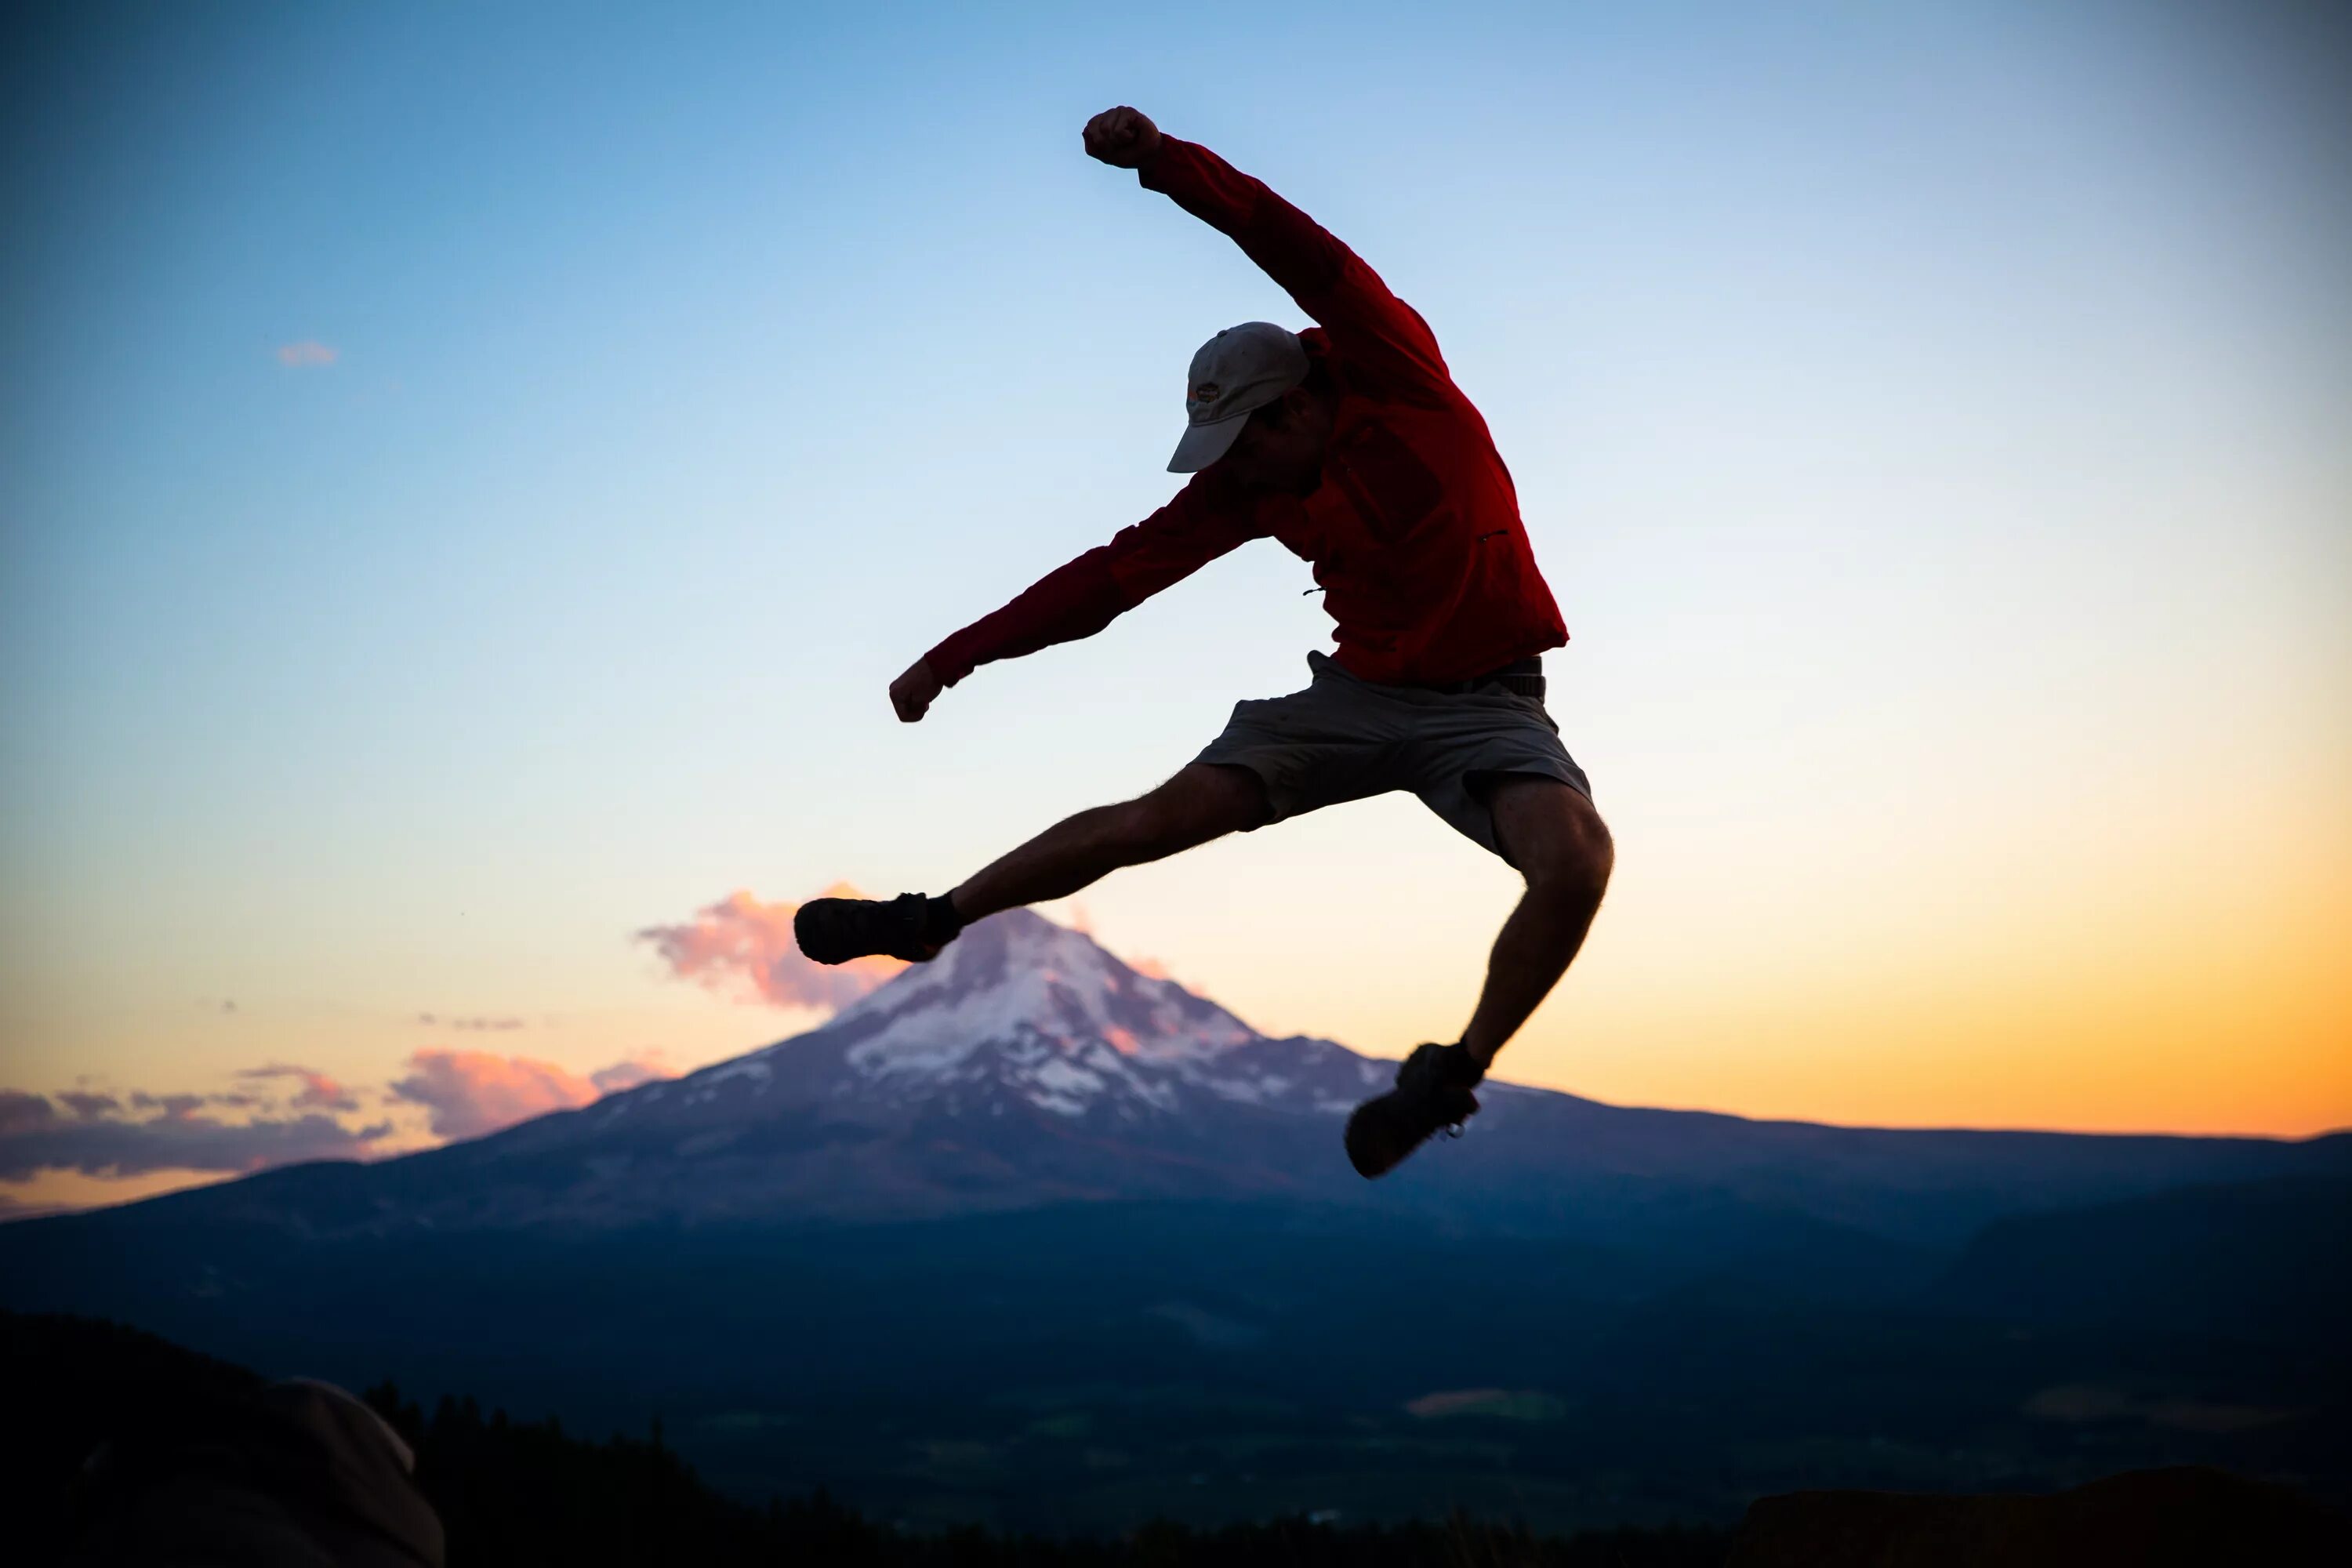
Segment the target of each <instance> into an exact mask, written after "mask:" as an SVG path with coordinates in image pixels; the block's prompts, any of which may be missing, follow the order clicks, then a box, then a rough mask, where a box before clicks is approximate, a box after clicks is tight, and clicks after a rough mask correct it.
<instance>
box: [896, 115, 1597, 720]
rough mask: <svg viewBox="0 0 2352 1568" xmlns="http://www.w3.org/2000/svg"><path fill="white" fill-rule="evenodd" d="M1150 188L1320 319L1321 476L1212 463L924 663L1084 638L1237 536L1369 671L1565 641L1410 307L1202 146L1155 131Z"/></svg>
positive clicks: (1502, 471) (1475, 427) (1427, 676)
mask: <svg viewBox="0 0 2352 1568" xmlns="http://www.w3.org/2000/svg"><path fill="white" fill-rule="evenodd" d="M1139 179H1140V180H1141V182H1142V184H1143V186H1144V188H1145V189H1147V190H1159V191H1164V192H1166V193H1167V194H1168V195H1170V196H1171V197H1172V198H1174V200H1175V202H1176V204H1177V205H1179V206H1181V207H1182V208H1183V209H1184V210H1185V211H1187V212H1189V213H1191V214H1192V215H1193V216H1195V217H1198V218H1201V219H1202V221H1204V222H1207V223H1210V224H1213V225H1214V226H1216V227H1217V228H1219V229H1221V230H1223V232H1224V233H1226V234H1228V235H1230V236H1232V237H1233V238H1234V242H1235V243H1236V244H1238V245H1239V246H1240V247H1242V249H1243V251H1244V252H1245V253H1246V254H1247V255H1248V257H1249V258H1250V259H1251V260H1253V261H1255V262H1256V263H1257V264H1258V265H1259V266H1260V267H1262V268H1265V272H1266V275H1267V276H1268V277H1270V278H1272V279H1274V280H1275V281H1276V283H1279V284H1281V285H1282V287H1283V288H1284V289H1286V290H1288V291H1289V294H1290V297H1291V298H1292V299H1294V300H1297V301H1298V305H1299V308H1300V309H1301V310H1305V311H1306V312H1307V314H1308V315H1310V316H1312V317H1314V318H1315V320H1316V321H1319V322H1321V323H1322V325H1321V326H1320V327H1309V328H1308V329H1307V331H1304V332H1302V333H1300V334H1299V339H1300V342H1302V343H1304V344H1305V345H1306V349H1307V353H1308V354H1309V355H1310V356H1312V357H1313V358H1315V359H1317V360H1319V361H1320V362H1321V363H1324V364H1325V365H1327V366H1328V368H1329V369H1330V371H1331V373H1332V376H1333V380H1334V382H1335V384H1337V386H1338V388H1339V393H1340V398H1339V408H1338V412H1337V417H1336V420H1335V422H1334V424H1333V426H1332V430H1331V441H1330V447H1329V448H1328V455H1327V456H1326V458H1324V463H1323V479H1322V483H1321V484H1320V485H1319V486H1318V488H1317V489H1316V490H1315V492H1314V493H1313V494H1312V495H1309V496H1307V497H1304V498H1300V497H1297V496H1290V495H1282V494H1276V493H1270V492H1265V491H1255V492H1252V491H1247V490H1244V489H1241V488H1240V487H1238V486H1236V485H1234V484H1233V483H1231V482H1230V481H1227V480H1224V479H1221V478H1220V477H1219V475H1218V474H1217V470H1216V468H1215V466H1214V465H1212V466H1211V467H1209V468H1205V469H1202V471H1201V472H1200V473H1199V474H1197V475H1195V476H1194V477H1193V479H1192V482H1191V483H1189V484H1187V485H1186V486H1185V487H1184V488H1183V489H1181V490H1180V491H1178V492H1177V494H1176V497H1175V499H1174V500H1171V501H1170V502H1169V503H1168V504H1167V505H1166V506H1164V507H1161V508H1160V510H1158V511H1155V512H1153V513H1152V514H1151V515H1150V517H1147V518H1145V519H1144V520H1143V521H1141V522H1139V523H1136V524H1135V525H1134V526H1132V527H1130V528H1125V529H1121V530H1120V531H1119V532H1118V536H1117V537H1116V538H1114V539H1112V541H1111V542H1109V543H1108V544H1105V545H1099V546H1097V548H1095V549H1093V550H1089V551H1087V552H1086V553H1085V554H1083V555H1081V556H1079V557H1078V558H1077V559H1076V560H1075V561H1073V562H1071V563H1069V564H1068V565H1066V566H1063V567H1060V568H1058V569H1056V570H1055V571H1054V572H1051V573H1049V574H1046V575H1045V577H1044V578H1042V579H1040V580H1039V581H1038V582H1037V583H1036V584H1034V586H1032V587H1030V588H1028V589H1027V590H1025V591H1024V593H1022V594H1021V595H1020V596H1019V597H1017V598H1015V599H1014V600H1013V602H1012V603H1011V604H1009V605H1005V606H1004V607H1003V609H1001V610H998V611H996V612H995V613H994V614H993V615H990V616H983V617H982V619H980V620H978V621H975V622H973V623H972V624H971V626H966V627H965V628H964V629H963V630H961V631H960V632H958V633H956V634H955V635H954V636H953V637H949V638H948V639H947V640H946V641H945V642H942V643H941V644H940V645H939V647H935V648H933V649H932V650H931V651H930V653H929V655H928V656H926V657H927V658H928V661H929V664H930V667H931V669H932V671H933V673H935V674H936V675H938V676H939V678H940V679H941V680H943V681H945V682H946V683H947V684H949V685H950V686H952V685H954V684H955V683H956V682H957V681H959V680H961V679H963V678H964V677H965V676H967V675H969V674H971V671H972V668H973V667H974V666H976V665H982V664H986V663H988V662H989V661H990V660H992V659H999V658H1016V657H1018V656H1019V655H1022V654H1024V653H1034V652H1035V651H1036V650H1037V649H1039V648H1041V647H1048V646H1050V645H1052V644H1054V643H1058V642H1068V641H1071V640H1073V639H1074V638H1077V637H1091V636H1093V635H1094V634H1095V633H1096V632H1098V631H1100V630H1102V628H1103V627H1105V626H1108V625H1109V624H1110V623H1111V621H1112V620H1113V619H1114V618H1116V617H1117V616H1118V615H1119V614H1120V613H1121V612H1123V611H1126V610H1131V609H1133V608H1134V607H1135V606H1136V605H1139V604H1141V603H1143V601H1144V600H1146V599H1148V598H1150V596H1151V595H1154V594H1156V593H1158V592H1160V589H1162V588H1165V587H1167V586H1168V585H1169V584H1171V583H1175V582H1178V581H1180V580H1181V579H1182V578H1184V577H1187V576H1189V575H1191V574H1192V573H1193V572H1196V571H1198V570H1199V569H1200V568H1201V567H1202V566H1203V565H1206V564H1207V563H1209V562H1211V561H1213V560H1215V559H1216V558H1217V557H1218V556H1220V555H1223V553H1224V552H1227V551H1228V550H1231V549H1233V548H1234V546H1235V545H1238V544H1241V543H1243V542H1245V541H1248V540H1252V539H1258V538H1262V537H1265V536H1266V535H1269V534H1271V535H1272V536H1273V537H1275V538H1276V539H1278V540H1280V541H1281V542H1283V544H1284V545H1285V546H1286V547H1287V548H1288V549H1289V550H1290V552H1292V553H1293V554H1295V555H1297V556H1298V557H1300V558H1301V559H1303V560H1306V561H1309V562H1312V563H1314V566H1315V581H1316V582H1318V583H1319V584H1322V586H1323V589H1324V595H1323V605H1324V608H1325V609H1327V610H1328V611H1329V612H1330V615H1331V618H1332V620H1333V621H1335V622H1337V623H1338V625H1337V626H1336V627H1335V628H1334V629H1333V632H1332V638H1333V640H1334V641H1335V642H1336V643H1337V644H1338V645H1339V647H1338V648H1337V650H1336V651H1335V653H1334V655H1333V657H1334V658H1336V659H1337V660H1338V661H1339V665H1340V667H1341V668H1345V669H1346V670H1348V671H1349V673H1350V674H1352V675H1357V676H1360V677H1361V678H1363V679H1367V680H1378V681H1391V682H1396V681H1423V680H1460V679H1465V678H1466V677H1469V676H1473V675H1480V674H1483V673H1485V672H1486V671H1487V670H1489V669H1493V668H1496V667H1497V666H1500V665H1505V664H1508V663H1510V662H1511V661H1513V660H1514V659H1517V658H1525V657H1526V656H1527V655H1528V654H1533V653H1540V652H1542V651H1543V650H1544V649H1546V648H1551V647H1559V646H1560V644H1562V643H1564V642H1566V641H1567V640H1568V632H1567V629H1566V628H1565V627H1564V626H1561V624H1560V619H1559V608H1558V606H1556V605H1554V604H1553V603H1552V597H1551V590H1550V589H1549V588H1548V587H1546V586H1545V585H1544V580H1543V575H1542V574H1541V573H1539V572H1538V571H1537V570H1536V560H1535V553H1534V552H1533V550H1532V549H1531V548H1530V547H1529V545H1528V534H1527V530H1526V529H1525V528H1524V527H1523V526H1521V524H1520V522H1519V502H1518V495H1517V491H1516V490H1514V489H1513V488H1512V485H1511V475H1510V471H1509V470H1508V469H1507V468H1504V466H1503V459H1502V458H1501V456H1500V455H1499V454H1497V453H1496V450H1495V442H1494V437H1492V436H1490V435H1489V434H1488V433H1487V430H1486V420H1485V419H1483V418H1481V417H1480V416H1479V414H1478V411H1477V409H1475V408H1474V407H1472V406H1471V405H1470V400H1469V399H1468V398H1467V397H1465V396H1464V395H1462V389H1461V388H1460V387H1458V386H1455V385H1454V378H1453V376H1452V374H1450V373H1449V372H1448V371H1447V370H1446V368H1445V360H1444V356H1443V355H1442V354H1440V353H1438V349H1437V340H1436V338H1435V337H1434V336H1433V334H1432V333H1431V332H1430V330H1429V324H1428V323H1427V322H1425V321H1423V320H1422V319H1421V314H1420V312H1418V311H1416V310H1413V308H1412V306H1410V305H1408V304H1406V303H1405V302H1404V301H1403V300H1399V299H1398V298H1397V297H1396V296H1395V295H1393V294H1391V293H1390V292H1389V289H1388V285H1386V284H1385V283H1382V282H1381V279H1380V277H1379V275H1378V274H1376V273H1374V272H1373V271H1372V269H1371V268H1369V267H1367V266H1365V265H1364V263H1363V261H1362V259H1361V258H1359V257H1358V256H1357V255H1356V253H1355V252H1354V251H1352V250H1349V248H1348V247H1346V246H1344V245H1342V244H1340V243H1339V240H1337V239H1335V238H1333V237H1331V236H1330V235H1329V234H1328V233H1326V232H1325V231H1324V230H1323V229H1322V228H1321V227H1320V226H1318V225H1317V223H1316V222H1315V220H1314V219H1312V218H1310V217H1308V216H1307V215H1306V214H1305V213H1303V212H1300V211H1299V210H1298V209H1297V207H1294V206H1292V205H1290V204H1289V203H1288V202H1286V201H1284V200H1283V199H1282V198H1281V197H1280V196H1277V195H1275V194H1274V193H1273V192H1272V191H1271V190H1268V189H1267V188H1266V187H1265V185H1264V184H1260V183H1259V182H1258V181H1256V180H1254V179H1251V178H1250V177H1249V176H1248V175H1246V174H1242V173H1240V172H1239V171H1237V170H1235V169H1234V167H1233V166H1232V165H1231V164H1229V163H1226V162H1225V161H1224V160H1223V159H1222V158H1220V157H1218V156H1217V155H1216V154H1215V153H1212V152H1210V151H1209V150H1208V149H1207V148H1205V147H1200V146H1195V145H1194V144H1192V142H1179V141H1177V140H1176V139H1175V138H1174V137H1162V138H1161V139H1160V151H1159V153H1158V154H1157V155H1155V156H1154V157H1153V158H1152V160H1151V162H1150V163H1148V164H1146V165H1145V166H1144V167H1143V168H1142V169H1141V170H1140V171H1139Z"/></svg>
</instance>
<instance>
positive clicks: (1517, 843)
mask: <svg viewBox="0 0 2352 1568" xmlns="http://www.w3.org/2000/svg"><path fill="white" fill-rule="evenodd" d="M1496 795H1497V799H1496V802H1495V805H1496V813H1495V823H1496V830H1497V833H1498V836H1499V837H1502V838H1503V840H1504V843H1505V847H1507V848H1508V849H1509V850H1510V852H1511V853H1510V855H1509V859H1510V861H1511V863H1512V865H1513V866H1515V867H1516V868H1517V869H1518V872H1519V874H1520V875H1521V876H1522V877H1524V878H1526V879H1527V883H1528V892H1529V893H1530V894H1533V895H1534V896H1536V897H1538V898H1541V899H1546V900H1558V901H1559V902H1561V903H1563V904H1570V903H1591V904H1598V903H1599V902H1600V901H1601V894H1602V893H1603V892H1604V891H1606V890H1607V889H1608V886H1609V874H1610V872H1611V870H1612V868H1614V867H1615V865H1616V860H1617V851H1616V846H1615V844H1614V842H1613V841H1612V839H1611V837H1610V836H1609V827H1608V825H1607V824H1606V823H1604V822H1602V821H1601V814H1600V813H1599V812H1598V811H1596V810H1594V809H1593V805H1592V803H1591V801H1590V800H1587V799H1586V798H1585V797H1584V795H1582V794H1581V793H1580V792H1579V791H1577V790H1574V789H1571V788H1570V787H1569V786H1568V785H1567V784H1560V783H1558V782H1557V781H1554V780H1550V779H1511V780H1506V781H1504V782H1503V784H1502V785H1501V787H1499V788H1498V789H1497V791H1496Z"/></svg>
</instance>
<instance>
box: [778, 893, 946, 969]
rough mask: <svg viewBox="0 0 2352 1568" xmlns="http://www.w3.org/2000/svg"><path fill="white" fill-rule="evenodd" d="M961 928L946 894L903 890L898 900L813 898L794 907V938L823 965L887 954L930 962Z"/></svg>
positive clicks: (909, 959)
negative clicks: (925, 894)
mask: <svg viewBox="0 0 2352 1568" xmlns="http://www.w3.org/2000/svg"><path fill="white" fill-rule="evenodd" d="M962 929H963V921H961V920H960V919H958V918H957V916H956V912H955V906H954V905H953V904H950V903H949V902H948V900H947V898H946V896H945V895H944V894H942V895H941V896H940V897H939V898H936V899H927V898H925V897H923V895H922V894H920V893H901V894H899V895H898V897H897V898H895V899H811V900H809V901H808V902H807V903H804V904H803V905H802V906H801V907H800V908H799V909H797V910H793V941H795V942H799V943H800V944H801V952H803V953H805V954H807V955H808V956H809V957H810V958H813V959H814V960H815V961H816V962H817V963H848V962H849V961H850V960H851V959H853V958H867V957H871V956H872V955H873V954H875V953H887V954H888V955H889V956H890V957H892V958H903V959H905V960H906V961H907V962H908V963H929V962H930V961H931V960H932V959H934V958H937V957H938V956H939V955H940V949H941V948H943V947H945V946H947V944H948V943H949V942H953V941H954V940H955V935H956V932H958V931H961V930H962Z"/></svg>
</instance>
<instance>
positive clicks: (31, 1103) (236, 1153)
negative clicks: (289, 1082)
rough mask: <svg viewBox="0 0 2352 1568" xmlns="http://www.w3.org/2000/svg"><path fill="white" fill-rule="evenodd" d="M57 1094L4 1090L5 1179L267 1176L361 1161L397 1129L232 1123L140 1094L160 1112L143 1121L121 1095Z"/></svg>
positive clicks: (312, 1121) (194, 1101)
mask: <svg viewBox="0 0 2352 1568" xmlns="http://www.w3.org/2000/svg"><path fill="white" fill-rule="evenodd" d="M58 1100H62V1101H64V1102H65V1104H64V1109H63V1110H60V1109H59V1108H58V1104H57V1103H55V1102H53V1101H52V1100H50V1099H49V1098H48V1097H47V1095H41V1094H27V1093H25V1092H23V1091H22V1090H18V1089H0V1181H12V1182H13V1181H23V1180H26V1179H27V1178H29V1177H31V1176H32V1175H34V1174H35V1173H37V1172H41V1171H58V1170H70V1171H79V1172H80V1173H82V1174H84V1175H88V1176H106V1177H116V1176H134V1175H139V1174H142V1173H145V1172H149V1171H258V1170H261V1169H264V1168H265V1167H267V1166H270V1165H283V1164H287V1163H291V1162H294V1161H298V1160H333V1159H346V1160H347V1159H356V1158H358V1157H360V1156H362V1155H364V1154H366V1153H367V1152H369V1151H370V1149H371V1148H372V1147H373V1145H374V1144H375V1143H376V1142H379V1141H381V1140H383V1139H384V1138H388V1137H390V1136H391V1135H392V1123H391V1122H389V1121H384V1122H379V1123H377V1124H375V1125H373V1126H370V1127H358V1128H352V1127H346V1126H344V1125H343V1124H342V1123H341V1122H340V1121H336V1120H335V1119H334V1118H333V1117H331V1116H325V1115H320V1114H319V1113H317V1112H315V1111H314V1112H311V1113H310V1114H308V1115H303V1116H297V1117H256V1118H254V1119H253V1120H251V1121H221V1120H219V1119H218V1118H216V1117H213V1116H207V1115H205V1114H202V1113H201V1110H200V1108H201V1107H202V1106H203V1105H204V1103H205V1097H204V1096H202V1095H183V1094H173V1095H152V1094H133V1095H131V1106H132V1107H133V1108H137V1109H148V1110H156V1111H158V1112H160V1114H158V1115H153V1116H148V1117H143V1118H133V1117H131V1116H127V1115H125V1114H123V1112H122V1107H121V1103H120V1102H119V1101H118V1100H115V1098H114V1097H113V1096H111V1095H60V1096H58Z"/></svg>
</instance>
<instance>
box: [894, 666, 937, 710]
mask: <svg viewBox="0 0 2352 1568" xmlns="http://www.w3.org/2000/svg"><path fill="white" fill-rule="evenodd" d="M943 689H944V688H943V687H942V686H941V685H940V678H939V677H938V676H936V675H933V674H932V673H931V666H930V662H929V660H928V659H920V658H919V659H917V660H916V661H915V662H914V663H912V664H910V665H908V667H907V673H906V674H904V675H902V676H900V677H899V678H898V679H896V680H894V681H892V682H891V683H890V706H891V707H893V708H896V709H897V710H898V717H899V718H901V719H903V720H905V721H907V722H908V723H909V724H911V723H913V722H914V721H916V720H918V719H919V718H921V717H922V716H923V714H924V713H925V712H926V711H927V710H929V708H930V705H931V703H932V701H933V700H935V699H937V698H938V696H939V694H940V691H941V690H943Z"/></svg>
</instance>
